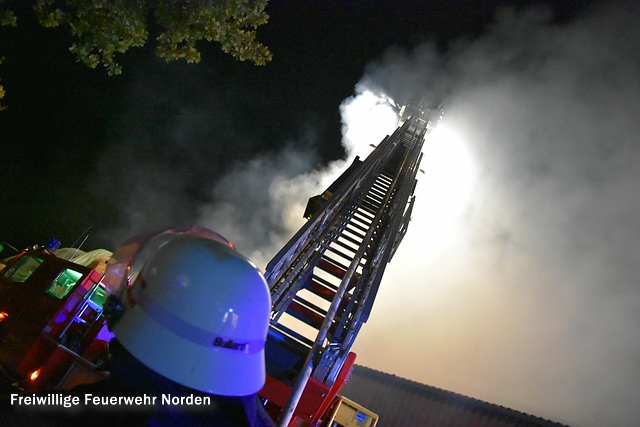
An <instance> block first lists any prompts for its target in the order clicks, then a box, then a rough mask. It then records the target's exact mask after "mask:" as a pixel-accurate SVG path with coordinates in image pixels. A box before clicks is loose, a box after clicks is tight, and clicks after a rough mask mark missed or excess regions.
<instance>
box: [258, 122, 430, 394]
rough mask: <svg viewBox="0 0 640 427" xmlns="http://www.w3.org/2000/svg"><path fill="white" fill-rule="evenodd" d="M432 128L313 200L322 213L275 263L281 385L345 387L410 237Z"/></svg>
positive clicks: (405, 138)
mask: <svg viewBox="0 0 640 427" xmlns="http://www.w3.org/2000/svg"><path fill="white" fill-rule="evenodd" d="M421 117H422V118H421ZM427 128H428V121H427V120H426V119H425V118H424V115H422V116H421V115H420V114H417V115H416V116H414V117H412V118H409V119H407V120H406V121H405V122H404V123H403V124H402V125H401V126H399V127H398V128H397V129H396V131H395V132H394V133H393V134H392V135H391V136H387V137H386V138H385V139H384V140H383V141H382V142H381V143H380V144H379V145H378V146H377V147H376V148H375V150H374V151H373V152H372V153H371V154H370V155H369V156H368V157H367V158H366V159H365V160H364V161H360V160H359V159H358V158H356V160H355V161H354V163H353V164H352V165H351V167H350V168H349V169H348V170H347V171H346V172H345V173H344V174H343V175H342V176H341V177H340V178H339V179H338V180H337V181H336V182H335V183H334V185H333V186H331V187H329V189H328V190H327V191H326V192H325V193H324V194H323V195H321V196H317V197H315V198H312V199H311V201H310V206H311V205H312V203H311V202H312V201H313V203H315V205H316V206H317V210H316V209H311V212H308V215H309V216H310V218H311V219H309V221H308V222H307V223H306V224H305V225H304V226H303V227H302V228H301V229H300V230H299V231H298V233H297V234H296V235H295V236H294V237H293V238H292V239H291V240H290V241H289V242H288V243H287V245H285V247H284V248H283V249H282V250H281V251H280V252H279V253H278V254H277V255H276V256H275V257H274V258H273V260H272V261H271V262H270V263H269V264H268V266H267V271H266V277H267V281H268V283H269V286H270V288H271V296H272V314H271V325H270V330H269V337H268V340H267V346H266V362H267V373H268V374H269V375H270V376H271V377H273V378H275V379H277V380H278V381H280V382H282V383H284V384H286V385H288V386H291V387H293V386H294V384H295V383H296V381H297V379H299V377H300V375H301V372H303V371H304V370H310V374H309V375H311V376H312V377H313V378H315V379H316V380H318V381H320V382H322V383H324V384H326V385H327V386H331V385H332V384H333V383H334V381H336V377H337V375H338V373H339V372H340V369H341V367H342V364H343V362H344V360H345V358H346V357H347V354H348V352H349V349H350V348H351V346H352V344H353V342H354V339H355V337H356V335H357V334H358V332H359V330H360V328H361V326H362V324H363V323H364V322H366V320H367V319H368V317H369V314H370V313H371V309H372V306H373V302H374V300H375V297H376V293H377V291H378V287H379V285H380V280H381V278H382V275H383V272H384V269H385V267H386V264H387V263H388V262H389V261H390V259H391V257H392V256H393V254H394V252H395V250H396V248H397V247H398V245H399V243H400V241H401V240H402V237H403V236H404V234H405V232H406V229H407V225H408V222H409V220H410V216H411V210H412V207H413V202H414V199H415V196H414V195H413V192H414V189H415V185H416V182H417V181H416V173H417V172H418V168H419V163H420V160H421V157H422V154H421V150H422V145H423V143H424V137H425V134H426V132H427ZM309 209H310V208H309V207H308V209H307V210H308V211H309ZM314 210H315V211H314Z"/></svg>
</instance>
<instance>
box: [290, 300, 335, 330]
mask: <svg viewBox="0 0 640 427" xmlns="http://www.w3.org/2000/svg"><path fill="white" fill-rule="evenodd" d="M286 312H287V313H289V314H290V315H291V316H293V317H295V318H296V319H298V320H300V321H302V322H304V323H306V324H307V325H309V326H312V327H314V328H316V329H320V327H321V326H322V322H323V321H324V318H325V315H326V313H325V314H324V315H323V314H320V313H317V312H316V311H314V310H311V309H310V308H309V307H307V306H305V305H302V304H301V303H299V302H298V301H296V300H295V299H294V300H293V301H291V303H289V307H288V308H287V311H286Z"/></svg>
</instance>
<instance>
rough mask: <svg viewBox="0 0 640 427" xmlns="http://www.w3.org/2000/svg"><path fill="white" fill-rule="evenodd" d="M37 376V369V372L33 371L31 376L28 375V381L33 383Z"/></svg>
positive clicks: (38, 373)
mask: <svg viewBox="0 0 640 427" xmlns="http://www.w3.org/2000/svg"><path fill="white" fill-rule="evenodd" d="M38 375H40V369H38V370H37V371H33V372H32V373H31V375H29V379H30V380H31V381H35V380H36V378H38Z"/></svg>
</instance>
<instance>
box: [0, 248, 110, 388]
mask: <svg viewBox="0 0 640 427" xmlns="http://www.w3.org/2000/svg"><path fill="white" fill-rule="evenodd" d="M101 278H102V274H101V273H100V272H98V271H96V270H94V269H92V268H89V267H86V266H83V265H80V264H76V263H74V262H71V261H68V260H65V259H62V258H59V257H58V256H56V255H55V253H54V252H53V251H51V250H48V249H43V248H37V247H34V248H30V249H26V250H25V251H23V252H22V253H20V254H18V255H17V256H15V257H13V258H12V259H11V260H9V261H8V262H7V265H6V267H5V268H4V269H3V270H2V272H1V273H0V313H2V315H1V316H0V317H2V319H1V320H0V362H1V363H2V367H3V370H5V372H6V373H7V374H8V375H10V376H12V379H13V380H15V382H16V383H17V384H18V386H19V387H21V388H24V389H25V391H39V390H42V389H47V388H55V387H58V388H59V387H62V386H63V384H62V382H63V381H64V377H65V373H67V372H68V371H69V370H70V368H71V367H72V366H73V365H74V364H75V363H76V362H77V361H79V360H80V361H84V362H85V363H89V364H90V365H93V363H91V362H89V360H90V359H91V360H94V361H95V360H96V357H97V356H98V355H99V354H100V353H101V352H102V351H104V350H105V349H106V340H107V339H108V337H106V338H105V330H106V326H105V324H104V319H103V318H102V316H101V314H102V307H103V305H104V301H105V299H106V291H105V289H104V287H103V286H101V284H100V280H101ZM100 334H101V335H100ZM98 336H101V338H104V339H96V337H98Z"/></svg>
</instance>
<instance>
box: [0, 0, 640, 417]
mask: <svg viewBox="0 0 640 427" xmlns="http://www.w3.org/2000/svg"><path fill="white" fill-rule="evenodd" d="M267 11H268V13H269V14H270V16H271V17H270V20H269V23H268V24H266V25H265V26H263V27H261V28H260V29H259V31H258V38H259V39H260V41H261V42H263V43H264V44H266V45H267V46H268V47H269V48H270V50H271V51H272V53H273V57H274V59H273V61H272V62H271V63H269V64H267V65H266V66H264V67H256V66H254V65H252V64H249V63H242V62H238V61H235V60H234V59H233V58H231V57H229V56H227V55H225V54H224V53H222V52H221V51H220V50H219V48H218V46H216V45H215V44H209V45H207V44H202V45H201V46H200V47H201V50H202V52H203V55H202V57H203V59H202V62H201V63H200V64H198V65H192V64H183V63H171V64H164V63H163V62H162V61H161V60H159V59H157V58H156V57H155V56H154V55H153V46H152V43H150V44H149V45H148V46H146V47H144V48H134V49H132V50H131V51H130V52H129V53H127V54H125V55H123V56H122V57H121V63H122V65H123V68H124V72H123V74H122V75H120V76H114V77H109V76H107V74H106V72H105V71H104V70H102V69H95V70H91V69H89V68H86V67H85V66H84V65H82V64H79V63H77V62H75V59H74V58H73V57H72V55H71V54H70V53H69V52H68V47H69V46H70V45H71V44H72V43H73V39H72V37H71V36H70V35H69V34H68V30H66V29H54V30H52V29H43V28H40V27H39V26H38V25H37V24H36V23H35V22H34V20H33V18H32V17H31V14H30V13H29V10H28V8H25V9H24V10H21V11H19V12H20V13H18V19H19V26H18V27H17V28H6V27H2V28H0V57H1V56H4V57H5V61H4V63H3V64H1V65H0V81H1V82H2V84H3V85H4V88H5V90H6V91H7V95H6V96H5V98H4V99H3V100H2V101H3V104H4V105H7V106H8V108H7V110H5V111H2V112H0V142H1V147H2V154H1V155H0V166H1V167H0V171H1V172H0V182H1V185H2V187H1V188H2V189H1V190H0V195H1V200H2V204H1V205H0V207H1V208H0V240H1V241H5V242H8V243H10V244H11V245H13V246H15V247H18V248H21V247H24V246H26V245H30V244H42V243H46V241H48V240H49V239H50V238H51V237H57V238H59V239H60V240H61V241H62V243H63V246H65V245H72V244H73V243H74V242H75V241H76V240H78V239H82V238H83V237H84V235H83V233H84V232H85V231H86V230H87V229H89V237H88V238H87V240H86V242H85V243H84V245H83V249H95V248H98V247H104V248H107V249H111V250H113V249H115V248H116V247H117V246H118V245H119V244H120V243H122V242H123V241H124V240H126V239H127V238H130V237H132V236H134V235H136V234H140V233H142V232H145V231H150V230H154V229H158V228H162V227H166V226H170V225H187V224H197V225H201V226H206V227H209V228H212V229H214V230H216V231H219V232H220V233H221V234H223V235H225V237H227V238H229V239H230V240H232V241H233V242H234V243H235V244H236V246H237V247H238V248H239V250H240V251H241V252H243V253H245V254H246V255H248V256H249V257H250V258H252V259H254V260H255V261H256V263H257V264H258V265H259V266H261V267H263V266H264V265H265V264H266V262H267V261H268V260H269V258H270V257H271V256H272V255H273V254H274V253H275V251H276V250H277V249H278V248H279V247H281V246H282V244H283V243H284V242H285V241H286V240H287V239H288V238H289V237H290V236H291V235H292V234H293V233H294V232H295V230H296V229H297V228H298V227H300V225H301V224H302V221H303V220H302V219H301V214H302V211H303V209H304V205H305V204H306V200H307V198H308V197H310V196H312V195H315V194H318V193H319V192H321V191H322V190H323V189H324V187H326V185H327V184H328V183H330V182H331V180H332V179H333V178H335V176H337V174H339V173H340V171H341V168H343V167H344V160H343V159H345V158H351V157H353V156H354V155H356V154H357V155H360V156H365V155H367V154H368V152H367V151H366V150H367V147H368V145H369V144H370V143H377V142H379V140H380V139H382V137H383V136H384V135H385V134H386V133H390V132H392V131H393V129H394V127H395V116H394V115H393V113H392V112H391V111H392V110H391V108H390V107H389V104H388V103H385V102H384V96H388V97H390V98H392V99H393V100H394V101H396V102H398V103H403V102H407V101H409V100H411V99H414V98H415V97H421V98H424V99H425V100H426V101H427V102H429V103H431V102H438V101H441V100H443V101H444V102H445V118H444V120H443V122H442V124H441V126H440V127H441V132H440V133H439V134H436V132H434V134H433V135H432V137H431V139H432V141H429V140H428V141H427V143H426V144H425V160H424V161H423V169H424V170H425V173H424V174H420V175H419V177H418V178H419V184H418V188H417V190H416V194H417V197H418V199H417V202H416V204H417V205H416V208H415V210H414V213H413V221H412V223H411V225H410V226H409V231H408V234H407V237H406V238H405V241H404V242H403V244H402V245H401V247H400V249H399V251H398V253H397V254H396V256H395V258H394V260H393V261H392V263H391V264H390V265H389V268H388V270H387V274H386V276H385V278H384V280H383V283H382V286H381V290H380V292H379V294H378V300H377V301H376V305H375V307H374V311H373V313H372V316H371V319H370V320H369V322H368V323H367V324H366V325H365V326H364V327H363V330H362V332H361V335H360V336H359V338H358V340H357V342H356V345H355V351H356V352H357V353H358V363H360V364H363V365H366V366H370V367H372V368H374V369H379V370H382V371H385V372H390V373H393V374H396V375H399V376H402V377H405V378H409V379H412V380H415V381H419V382H423V383H426V384H430V385H434V386H437V387H441V388H444V389H447V390H451V391H454V392H458V393H461V394H465V395H469V396H472V397H475V398H478V399H482V400H486V401H489V402H491V403H496V404H499V405H504V406H508V407H511V408H513V409H517V410H520V411H524V412H527V413H531V414H533V415H537V416H541V417H544V418H548V419H551V420H554V421H558V422H562V423H566V424H569V425H574V426H588V427H595V426H603V425H606V426H635V425H637V420H638V419H639V418H640V391H639V390H640V388H639V386H640V369H638V368H639V367H640V337H639V336H638V333H637V330H638V329H639V328H640V314H638V313H640V286H639V284H638V277H640V267H639V266H640V262H639V258H640V250H639V249H638V248H637V241H638V240H639V238H640V219H639V217H638V212H640V195H639V194H638V183H640V168H638V165H639V164H640V141H639V135H640V120H638V117H640V107H639V106H638V102H637V100H638V99H640V26H638V24H637V22H640V21H639V20H638V19H639V18H640V10H639V9H638V7H637V6H636V5H635V3H634V2H611V1H606V2H605V1H601V2H596V1H586V0H585V1H579V0H575V1H559V0H558V1H547V2H544V1H537V2H532V1H482V2H476V1H462V0H460V1H440V2H438V1H434V2H427V1H424V2H418V1H404V2H402V1H394V2H391V1H388V2H384V1H368V2H364V1H363V2H358V1H342V2H340V1H296V2H285V1H274V0H272V1H271V2H270V4H269V6H268V9H267ZM378 114H379V115H378ZM365 131H366V132H370V134H369V135H370V136H366V137H363V136H361V135H362V133H361V132H365ZM441 146H442V147H445V148H443V149H442V150H440V149H439V148H438V147H441ZM447 147H448V148H447ZM447 150H448V151H447ZM6 246H7V245H5V250H4V251H3V253H2V255H3V256H5V255H6V256H9V255H11V254H12V251H11V249H9V248H8V247H6ZM372 409H373V410H374V411H375V408H372Z"/></svg>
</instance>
